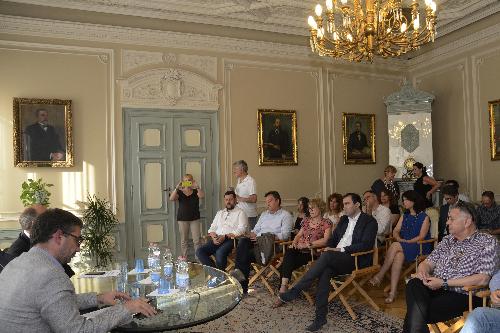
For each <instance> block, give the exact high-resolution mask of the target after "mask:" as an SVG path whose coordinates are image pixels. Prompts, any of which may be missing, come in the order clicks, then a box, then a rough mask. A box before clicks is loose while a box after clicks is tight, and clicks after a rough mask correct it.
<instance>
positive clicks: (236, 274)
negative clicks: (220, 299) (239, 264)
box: [229, 268, 245, 283]
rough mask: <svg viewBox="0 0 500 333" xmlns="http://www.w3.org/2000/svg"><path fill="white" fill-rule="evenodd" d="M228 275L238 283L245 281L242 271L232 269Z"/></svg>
mask: <svg viewBox="0 0 500 333" xmlns="http://www.w3.org/2000/svg"><path fill="white" fill-rule="evenodd" d="M229 275H231V276H232V277H234V278H235V279H236V280H238V282H239V283H241V282H243V281H245V275H244V274H243V272H242V271H240V270H239V269H238V268H235V269H233V270H232V271H231V272H230V273H229Z"/></svg>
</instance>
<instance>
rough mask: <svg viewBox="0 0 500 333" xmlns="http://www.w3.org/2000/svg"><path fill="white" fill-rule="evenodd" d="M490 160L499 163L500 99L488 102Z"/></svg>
mask: <svg viewBox="0 0 500 333" xmlns="http://www.w3.org/2000/svg"><path fill="white" fill-rule="evenodd" d="M488 109H489V113H490V151H491V160H492V161H500V99H499V100H496V101H492V102H488Z"/></svg>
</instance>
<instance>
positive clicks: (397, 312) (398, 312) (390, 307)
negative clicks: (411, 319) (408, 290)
mask: <svg viewBox="0 0 500 333" xmlns="http://www.w3.org/2000/svg"><path fill="white" fill-rule="evenodd" d="M383 286H385V285H381V286H380V287H372V286H371V285H369V284H366V285H365V287H364V289H365V290H366V292H367V293H368V295H370V297H371V298H372V299H373V301H374V302H375V303H377V305H378V306H379V307H380V310H382V311H384V312H386V313H388V314H390V315H393V316H395V317H398V318H404V317H405V315H406V298H405V291H404V287H403V285H402V284H400V286H399V288H398V295H397V297H396V299H395V300H394V302H393V303H391V304H385V302H384V300H385V299H386V296H384V291H383V289H384V287H383Z"/></svg>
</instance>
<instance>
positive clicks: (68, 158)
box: [13, 97, 74, 168]
mask: <svg viewBox="0 0 500 333" xmlns="http://www.w3.org/2000/svg"><path fill="white" fill-rule="evenodd" d="M13 104H14V105H13V106H14V116H13V123H14V131H13V139H14V140H13V141H14V166H16V167H52V168H68V167H72V166H73V158H74V157H73V127H72V126H73V125H72V124H73V121H72V113H71V100H61V99H44V98H19V97H15V98H14V102H13Z"/></svg>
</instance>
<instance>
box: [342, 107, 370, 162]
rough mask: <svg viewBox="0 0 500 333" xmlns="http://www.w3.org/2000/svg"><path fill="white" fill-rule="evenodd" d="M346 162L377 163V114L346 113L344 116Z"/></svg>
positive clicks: (343, 130)
mask: <svg viewBox="0 0 500 333" xmlns="http://www.w3.org/2000/svg"><path fill="white" fill-rule="evenodd" d="M342 132H343V137H342V138H343V151H344V164H373V163H375V115H374V114H359V113H344V114H343V117H342Z"/></svg>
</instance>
